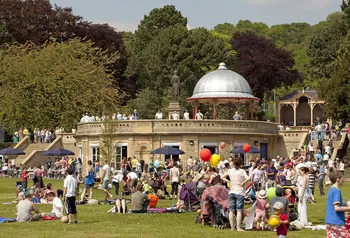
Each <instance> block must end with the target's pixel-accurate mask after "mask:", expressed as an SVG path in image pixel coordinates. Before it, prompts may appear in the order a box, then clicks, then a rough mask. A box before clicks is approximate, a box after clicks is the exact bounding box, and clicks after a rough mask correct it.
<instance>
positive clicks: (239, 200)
mask: <svg viewBox="0 0 350 238" xmlns="http://www.w3.org/2000/svg"><path fill="white" fill-rule="evenodd" d="M229 201H230V204H229V210H230V211H243V209H244V196H243V195H240V194H235V193H230V197H229Z"/></svg>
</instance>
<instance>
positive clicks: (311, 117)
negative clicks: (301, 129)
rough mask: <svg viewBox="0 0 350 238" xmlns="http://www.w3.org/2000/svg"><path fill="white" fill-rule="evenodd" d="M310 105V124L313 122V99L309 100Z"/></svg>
mask: <svg viewBox="0 0 350 238" xmlns="http://www.w3.org/2000/svg"><path fill="white" fill-rule="evenodd" d="M309 105H310V113H311V115H310V126H311V125H312V124H313V123H314V107H315V105H316V104H315V103H314V102H313V101H310V102H309Z"/></svg>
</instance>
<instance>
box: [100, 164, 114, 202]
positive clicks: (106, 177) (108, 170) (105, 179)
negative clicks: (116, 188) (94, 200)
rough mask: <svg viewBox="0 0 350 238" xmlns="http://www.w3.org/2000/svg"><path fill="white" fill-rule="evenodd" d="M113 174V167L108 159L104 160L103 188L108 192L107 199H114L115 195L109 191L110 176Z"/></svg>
mask: <svg viewBox="0 0 350 238" xmlns="http://www.w3.org/2000/svg"><path fill="white" fill-rule="evenodd" d="M110 174H111V167H110V166H109V165H108V160H105V161H104V162H103V167H102V175H101V189H102V191H103V192H104V193H105V194H106V200H107V199H112V198H113V196H112V194H110V192H109V191H108V184H109V177H110Z"/></svg>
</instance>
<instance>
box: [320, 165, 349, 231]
mask: <svg viewBox="0 0 350 238" xmlns="http://www.w3.org/2000/svg"><path fill="white" fill-rule="evenodd" d="M329 179H330V180H331V182H332V184H333V186H332V187H331V188H330V189H329V190H328V196H327V203H326V204H327V205H326V219H325V224H326V230H327V237H350V232H349V231H348V230H347V229H346V227H345V214H344V212H349V211H350V207H348V206H346V205H345V204H344V203H343V198H342V194H341V191H340V186H342V185H343V183H344V178H343V175H342V174H341V172H340V171H336V170H334V169H330V171H329Z"/></svg>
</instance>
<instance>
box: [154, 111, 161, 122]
mask: <svg viewBox="0 0 350 238" xmlns="http://www.w3.org/2000/svg"><path fill="white" fill-rule="evenodd" d="M155 119H156V120H162V119H163V113H162V112H161V111H158V112H157V113H156V116H155Z"/></svg>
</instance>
